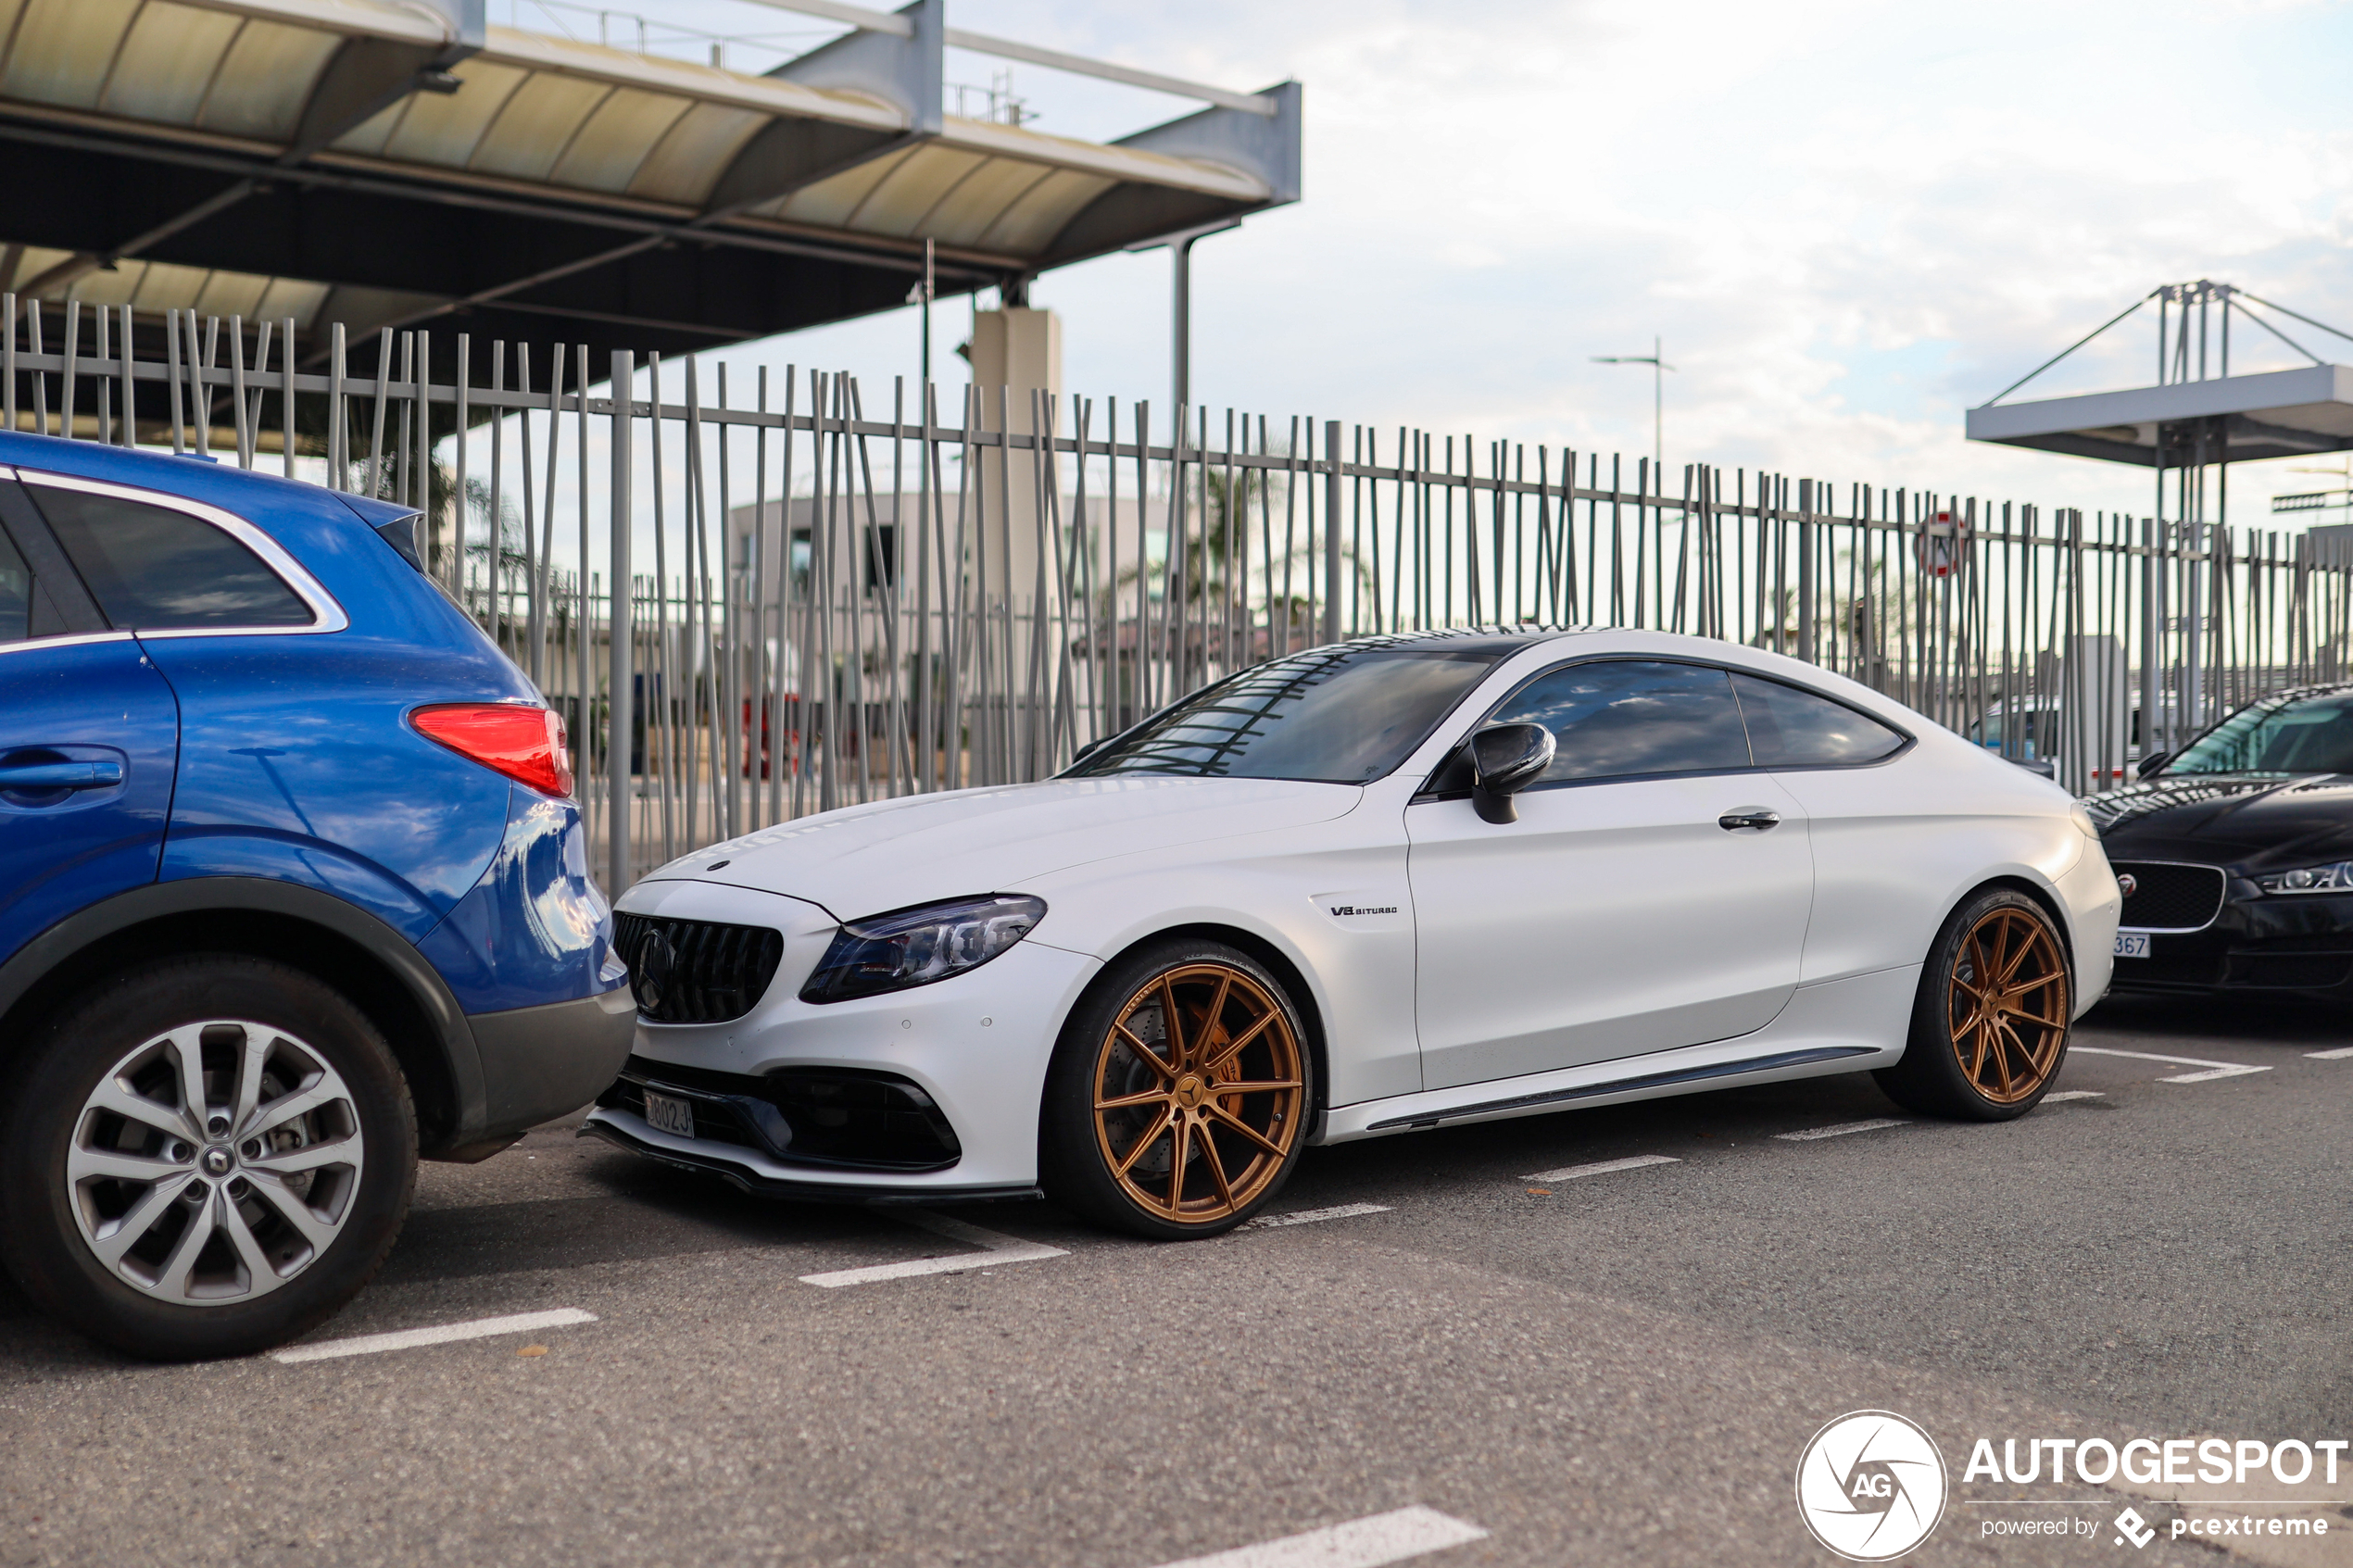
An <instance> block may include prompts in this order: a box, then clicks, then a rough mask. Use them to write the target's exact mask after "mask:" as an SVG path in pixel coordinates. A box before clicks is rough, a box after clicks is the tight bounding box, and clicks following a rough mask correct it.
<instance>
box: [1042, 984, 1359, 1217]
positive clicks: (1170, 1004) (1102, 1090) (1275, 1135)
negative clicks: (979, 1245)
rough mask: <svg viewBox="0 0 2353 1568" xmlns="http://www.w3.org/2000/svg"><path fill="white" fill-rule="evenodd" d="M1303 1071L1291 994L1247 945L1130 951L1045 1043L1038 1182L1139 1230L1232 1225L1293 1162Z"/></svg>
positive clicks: (1308, 1094)
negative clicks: (1048, 1046) (1049, 1047)
mask: <svg viewBox="0 0 2353 1568" xmlns="http://www.w3.org/2000/svg"><path fill="white" fill-rule="evenodd" d="M1313 1070H1314V1069H1313V1059H1312V1057H1311V1055H1310V1053H1309V1052H1308V1050H1307V1048H1306V1046H1305V1031H1304V1029H1303V1028H1302V1026H1301V1023H1300V1018H1299V1012H1298V1010H1297V1008H1296V1007H1295V1006H1294V1005H1293V1003H1292V1001H1291V999H1290V997H1289V996H1288V995H1287V994H1286V993H1285V991H1284V989H1283V986H1282V985H1281V984H1280V982H1278V981H1277V980H1276V979H1275V977H1274V976H1273V975H1271V974H1269V973H1268V972H1266V970H1265V968H1264V967H1263V966H1261V965H1260V964H1259V963H1258V962H1257V961H1256V960H1253V959H1252V958H1251V957H1250V956H1249V955H1247V954H1245V953H1242V952H1239V951H1238V950H1237V949H1235V948H1232V947H1226V946H1225V945H1223V944H1221V943H1214V942H1206V941H1189V942H1174V943H1168V944H1164V945H1162V946H1158V947H1151V948H1148V949H1145V950H1143V951H1140V952H1138V953H1135V954H1131V955H1129V956H1128V957H1127V958H1126V959H1124V960H1120V961H1118V962H1117V963H1115V964H1114V965H1113V966H1112V968H1111V970H1110V971H1109V972H1106V973H1105V974H1104V975H1103V976H1102V977H1101V980H1099V981H1098V982H1097V984H1096V985H1094V986H1093V987H1092V988H1091V989H1090V990H1089V991H1088V994H1087V996H1086V997H1084V998H1083V999H1082V1000H1081V1001H1080V1003H1079V1005H1078V1006H1077V1007H1076V1009H1074V1010H1072V1013H1071V1017H1070V1020H1069V1022H1067V1023H1066V1024H1065V1025H1064V1026H1063V1035H1062V1039H1061V1041H1060V1043H1059V1044H1058V1046H1057V1047H1056V1048H1055V1052H1054V1064H1053V1069H1052V1071H1051V1074H1050V1077H1049V1081H1048V1085H1047V1091H1046V1102H1045V1107H1044V1110H1045V1119H1044V1125H1043V1128H1042V1146H1043V1147H1042V1148H1041V1150H1040V1153H1041V1156H1042V1159H1041V1164H1042V1166H1043V1169H1044V1173H1045V1179H1046V1184H1047V1190H1048V1192H1049V1193H1050V1194H1051V1196H1052V1197H1053V1198H1056V1199H1057V1200H1058V1201H1060V1202H1062V1203H1063V1204H1064V1205H1066V1206H1067V1207H1069V1208H1072V1209H1075V1210H1078V1211H1079V1212H1080V1213H1083V1214H1086V1215H1087V1216H1088V1217H1089V1218H1091V1219H1094V1220H1096V1221H1098V1222H1100V1223H1104V1224H1107V1225H1112V1226H1115V1227H1117V1228H1119V1229H1122V1230H1126V1231H1129V1232H1132V1233H1134V1234H1136V1235H1138V1236H1150V1237H1152V1238H1155V1239H1161V1240H1178V1239H1183V1238H1187V1237H1191V1236H1215V1235H1217V1234H1219V1233H1220V1232H1223V1231H1228V1230H1231V1229H1233V1228H1234V1227H1235V1226H1236V1225H1238V1224H1240V1223H1242V1222H1243V1221H1244V1220H1246V1219H1248V1218H1249V1217H1250V1216H1251V1215H1252V1213H1253V1212H1255V1211H1256V1210H1259V1209H1260V1208H1262V1207H1263V1206H1264V1205H1265V1203H1266V1201H1267V1200H1268V1199H1269V1198H1272V1197H1274V1195H1275V1194H1276V1193H1277V1191H1279V1190H1280V1189H1281V1187H1282V1185H1283V1183H1284V1181H1285V1180H1286V1179H1288V1178H1289V1176H1290V1173H1291V1169H1292V1167H1293V1166H1294V1165H1296V1164H1297V1163H1298V1160H1299V1155H1300V1150H1301V1148H1302V1147H1303V1146H1304V1142H1305V1137H1306V1124H1307V1112H1308V1107H1309V1106H1310V1105H1312V1104H1313V1103H1314V1100H1313V1083H1312V1078H1311V1074H1312V1073H1313Z"/></svg>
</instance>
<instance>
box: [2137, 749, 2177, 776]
mask: <svg viewBox="0 0 2353 1568" xmlns="http://www.w3.org/2000/svg"><path fill="white" fill-rule="evenodd" d="M2172 760H2173V754H2172V753H2171V752H2170V751H2160V752H2158V753H2157V754H2155V755H2154V756H2150V757H2144V758H2142V759H2140V760H2139V761H2138V762H2135V763H2133V777H2134V778H2136V779H2145V778H2147V777H2148V776H2149V775H2150V774H2151V773H2154V772H2156V771H2158V769H2160V768H2162V767H2164V766H2165V764H2167V763H2168V762H2171V761H2172Z"/></svg>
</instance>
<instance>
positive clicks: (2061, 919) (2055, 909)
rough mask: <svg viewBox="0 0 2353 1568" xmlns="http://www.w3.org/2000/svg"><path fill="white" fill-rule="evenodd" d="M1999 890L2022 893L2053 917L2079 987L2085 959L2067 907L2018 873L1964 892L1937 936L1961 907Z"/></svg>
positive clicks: (2051, 891) (1989, 879)
mask: <svg viewBox="0 0 2353 1568" xmlns="http://www.w3.org/2000/svg"><path fill="white" fill-rule="evenodd" d="M1996 887H2002V888H2007V889H2009V890H2010V891H2011V892H2013V893H2023V894H2024V895H2026V897H2029V898H2032V900H2034V902H2035V904H2036V905H2037V906H2039V907H2040V908H2041V909H2042V911H2043V912H2044V913H2045V914H2046V915H2048V916H2050V917H2051V923H2052V924H2054V925H2056V926H2057V927H2058V930H2059V935H2061V936H2062V937H2064V938H2065V939H2066V943H2067V971H2068V984H2069V985H2070V987H2073V986H2074V985H2076V976H2078V975H2079V974H2081V973H2082V969H2083V963H2082V955H2081V954H2080V953H2078V952H2077V951H2076V936H2075V922H2074V921H2073V920H2071V919H2070V918H2069V916H2068V912H2067V904H2066V902H2065V901H2064V900H2063V899H2061V898H2060V897H2059V896H2058V894H2057V892H2056V891H2055V890H2054V889H2052V888H2050V887H2047V886H2045V884H2042V883H2039V882H2037V881H2035V880H2034V879H2033V878H2032V877H2030V876H2021V875H2020V874H2018V873H2017V872H2004V873H2002V874H2001V875H1999V876H1989V877H1987V878H1986V879H1985V880H1983V881H1982V882H1980V883H1977V884H1975V885H1973V886H1970V887H1968V888H1965V889H1963V890H1962V892H1961V895H1960V897H1957V898H1955V899H1954V900H1953V902H1952V903H1951V905H1950V906H1948V907H1947V908H1946V909H1945V910H1944V918H1943V919H1941V920H1939V921H1938V922H1936V930H1937V933H1938V935H1940V936H1941V935H1943V934H1944V927H1945V926H1946V925H1947V924H1948V923H1950V922H1951V921H1952V919H1953V915H1954V912H1955V911H1956V910H1957V909H1960V907H1961V906H1962V905H1964V904H1966V903H1968V902H1969V900H1970V899H1971V898H1974V897H1977V896H1978V895H1979V894H1981V893H1983V892H1985V891H1987V890H1988V889H1991V888H1996Z"/></svg>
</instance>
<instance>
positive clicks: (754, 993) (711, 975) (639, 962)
mask: <svg viewBox="0 0 2353 1568" xmlns="http://www.w3.org/2000/svg"><path fill="white" fill-rule="evenodd" d="M612 925H613V937H612V945H613V950H614V951H615V952H618V953H619V954H620V955H621V961H622V962H623V963H625V964H627V965H628V966H629V981H630V984H631V985H633V986H634V987H635V990H636V995H637V1010H638V1011H639V1012H640V1013H642V1014H644V1015H645V1016H646V1017H648V1018H650V1019H652V1020H653V1021H654V1022H657V1023H724V1022H727V1021H728V1020H729V1019H731V1018H741V1017H742V1016H743V1015H744V1014H746V1013H748V1012H749V1011H750V1010H752V1009H753V1008H754V1007H756V1006H758V1005H759V1003H760V998H761V997H762V996H764V995H766V994H767V991H768V983H769V982H770V981H771V980H774V979H775V978H776V966H777V965H778V964H779V963H781V962H783V961H784V957H785V938H784V935H783V934H782V933H781V932H775V931H771V930H769V929H768V928H767V927H766V926H764V925H722V924H721V923H719V922H717V921H708V920H661V919H658V918H656V917H654V916H651V915H630V914H616V915H614V916H613V917H612ZM656 936H659V937H661V943H662V946H661V947H651V943H652V939H653V938H654V937H656ZM649 947H651V950H650V951H649V950H648V949H649Z"/></svg>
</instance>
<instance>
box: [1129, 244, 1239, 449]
mask: <svg viewBox="0 0 2353 1568" xmlns="http://www.w3.org/2000/svg"><path fill="white" fill-rule="evenodd" d="M1241 226H1242V220H1240V219H1239V218H1228V219H1226V220H1223V221H1221V222H1216V223H1204V224H1202V226H1201V227H1200V228H1198V229H1187V230H1185V231H1183V232H1179V233H1175V234H1164V235H1162V236H1161V237H1160V238H1159V239H1156V240H1146V241H1143V242H1141V243H1140V244H1137V245H1129V246H1128V247H1127V248H1128V249H1129V250H1131V251H1143V250H1158V249H1159V248H1160V247H1161V246H1163V245H1166V246H1167V247H1168V254H1169V257H1171V259H1173V260H1174V262H1175V263H1176V267H1175V276H1174V278H1173V279H1172V280H1171V282H1172V283H1173V285H1174V287H1173V291H1172V292H1173V294H1174V296H1175V297H1174V300H1173V302H1172V307H1171V310H1170V312H1169V314H1170V321H1169V328H1170V332H1169V336H1170V343H1169V381H1170V382H1171V383H1172V385H1171V387H1170V390H1171V391H1172V392H1174V393H1175V394H1176V408H1173V409H1171V410H1170V411H1169V417H1170V418H1171V419H1175V420H1183V419H1184V417H1185V405H1186V404H1188V403H1189V402H1191V401H1192V395H1193V242H1195V241H1196V240H1205V239H1207V238H1209V236H1210V235H1212V234H1222V233H1224V232H1226V231H1227V230H1228V229H1239V228H1240V227H1241ZM1176 434H1177V437H1178V439H1179V441H1180V442H1181V440H1182V438H1183V436H1184V431H1183V430H1182V429H1181V428H1180V429H1179V430H1178V431H1177V433H1176Z"/></svg>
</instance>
